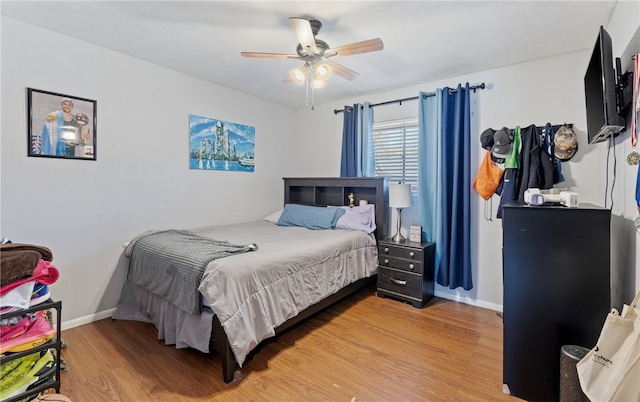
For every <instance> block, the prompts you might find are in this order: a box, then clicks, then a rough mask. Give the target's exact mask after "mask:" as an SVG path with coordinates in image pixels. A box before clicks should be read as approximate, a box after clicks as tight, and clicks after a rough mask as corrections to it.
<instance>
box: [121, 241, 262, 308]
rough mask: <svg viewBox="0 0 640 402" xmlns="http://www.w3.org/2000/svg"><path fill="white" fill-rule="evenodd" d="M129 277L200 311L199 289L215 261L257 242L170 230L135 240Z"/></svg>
mask: <svg viewBox="0 0 640 402" xmlns="http://www.w3.org/2000/svg"><path fill="white" fill-rule="evenodd" d="M132 247H133V251H132V252H131V259H130V262H129V272H128V275H127V280H128V281H129V282H131V283H133V284H136V285H138V286H141V287H143V288H145V289H147V290H148V291H150V292H151V293H153V294H155V295H158V296H161V297H163V298H165V299H166V300H168V301H170V302H171V303H173V304H175V305H176V306H177V307H178V308H180V309H182V310H184V311H186V312H187V313H190V314H200V308H201V306H202V303H201V300H200V293H198V292H196V289H197V288H198V285H199V284H200V280H201V279H202V275H203V274H204V270H205V268H206V267H207V264H209V263H210V262H211V261H213V260H216V259H218V258H223V257H228V256H230V255H234V254H240V253H245V252H247V251H253V250H256V249H257V248H258V247H257V246H256V245H255V244H253V243H252V244H247V245H240V244H231V243H229V242H228V241H226V240H216V239H210V238H208V237H203V236H199V235H196V234H194V233H192V232H189V231H185V230H166V231H162V232H154V233H150V234H146V235H142V236H140V237H138V238H136V239H135V240H134V244H133V245H132Z"/></svg>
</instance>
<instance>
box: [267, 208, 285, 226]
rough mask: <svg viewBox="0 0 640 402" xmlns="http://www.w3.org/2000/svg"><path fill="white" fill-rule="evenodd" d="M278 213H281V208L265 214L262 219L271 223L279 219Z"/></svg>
mask: <svg viewBox="0 0 640 402" xmlns="http://www.w3.org/2000/svg"><path fill="white" fill-rule="evenodd" d="M280 215H282V209H280V210H278V211H276V212H273V213H271V214H269V215H267V216H265V217H264V220H265V221H268V222H271V223H278V220H279V219H280Z"/></svg>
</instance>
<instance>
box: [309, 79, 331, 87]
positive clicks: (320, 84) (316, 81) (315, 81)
mask: <svg viewBox="0 0 640 402" xmlns="http://www.w3.org/2000/svg"><path fill="white" fill-rule="evenodd" d="M325 85H327V80H319V79H317V78H314V79H313V80H311V88H313V89H319V88H322V87H324V86H325Z"/></svg>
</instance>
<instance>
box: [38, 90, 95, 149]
mask: <svg viewBox="0 0 640 402" xmlns="http://www.w3.org/2000/svg"><path fill="white" fill-rule="evenodd" d="M96 114H97V102H96V101H95V100H91V99H85V98H79V97H77V96H71V95H64V94H59V93H55V92H49V91H41V90H38V89H33V88H27V119H28V121H27V126H28V128H27V131H28V138H27V148H28V153H27V155H28V156H41V157H47V158H65V159H85V160H94V161H95V160H96V154H97V152H96V151H97V144H96V140H97V130H96V129H97V127H96V121H97V117H96Z"/></svg>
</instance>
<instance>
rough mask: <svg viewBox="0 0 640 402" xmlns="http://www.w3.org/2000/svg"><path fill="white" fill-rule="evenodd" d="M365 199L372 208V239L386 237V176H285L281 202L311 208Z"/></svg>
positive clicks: (388, 222)
mask: <svg viewBox="0 0 640 402" xmlns="http://www.w3.org/2000/svg"><path fill="white" fill-rule="evenodd" d="M349 194H353V197H354V204H355V205H358V204H359V202H360V200H366V201H367V202H368V203H369V204H374V205H375V206H376V228H377V229H376V232H375V236H376V239H378V240H382V239H384V238H385V237H388V236H389V227H390V221H389V213H390V210H389V179H388V178H387V177H285V178H284V203H285V204H302V205H313V206H318V207H320V206H327V205H336V206H338V205H349Z"/></svg>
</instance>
